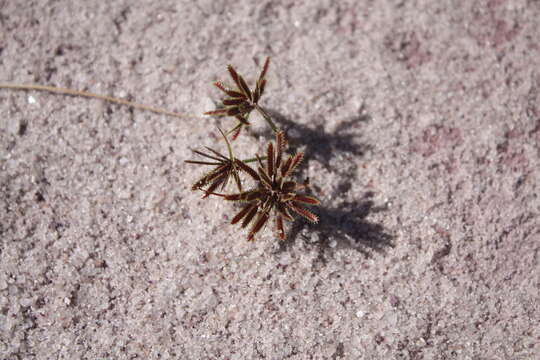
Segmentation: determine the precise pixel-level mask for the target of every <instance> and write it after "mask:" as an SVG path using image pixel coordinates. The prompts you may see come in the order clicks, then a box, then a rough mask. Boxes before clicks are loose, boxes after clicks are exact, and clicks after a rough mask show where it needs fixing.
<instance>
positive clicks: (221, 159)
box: [186, 58, 319, 241]
mask: <svg viewBox="0 0 540 360" xmlns="http://www.w3.org/2000/svg"><path fill="white" fill-rule="evenodd" d="M269 64H270V59H269V58H267V59H266V61H265V63H264V65H263V69H262V71H261V74H260V76H259V79H258V80H257V82H256V85H255V89H254V90H253V91H252V90H251V89H250V88H249V87H248V86H247V83H246V81H245V80H244V78H243V77H242V76H241V75H239V74H238V73H237V72H236V70H235V69H234V68H233V67H232V66H231V65H229V66H228V70H229V74H230V75H231V78H232V79H233V81H234V83H235V84H236V87H237V88H236V89H231V88H229V87H227V86H225V85H224V84H223V83H221V82H216V83H214V85H215V86H216V87H217V88H218V89H220V90H221V91H223V92H224V93H225V95H226V98H225V99H223V107H221V108H219V109H217V110H213V111H209V112H206V113H205V114H206V115H216V116H231V117H234V118H236V119H237V125H236V126H235V127H234V128H233V129H232V130H230V131H228V132H227V133H224V132H223V131H222V130H221V129H219V128H218V129H219V131H220V132H221V135H222V137H223V139H224V141H225V144H226V146H227V149H228V157H227V156H225V155H223V154H221V153H220V152H218V151H216V150H214V149H211V148H208V147H207V148H206V150H207V151H208V152H202V151H199V150H194V152H195V153H196V154H198V155H200V156H202V157H203V158H205V159H204V160H186V162H187V163H190V164H198V165H207V166H212V167H213V169H212V170H211V171H209V172H207V173H206V174H205V175H204V176H202V177H201V178H200V179H199V180H198V181H196V182H195V184H193V187H192V189H193V190H198V191H202V192H203V193H204V195H203V198H207V197H209V196H214V197H218V198H222V199H225V200H227V201H234V202H241V203H243V206H242V208H241V210H240V211H239V212H238V213H237V214H236V215H235V216H234V217H233V219H232V221H231V223H232V224H237V223H240V225H241V227H242V228H246V227H248V226H250V230H249V233H248V237H247V239H248V240H249V241H252V240H254V239H255V235H256V234H257V233H258V232H259V231H260V230H261V229H262V228H263V227H264V225H265V224H267V223H268V221H269V219H270V217H271V216H272V215H273V216H274V218H275V223H276V229H277V234H278V237H279V239H281V240H284V239H285V230H284V220H287V221H293V220H294V217H293V214H295V215H299V216H301V217H303V218H305V219H307V220H308V221H310V222H312V223H316V222H318V220H319V219H318V217H317V216H316V215H315V214H314V213H312V212H311V211H310V210H308V209H307V208H306V207H305V206H306V205H308V206H309V205H318V204H319V200H318V199H316V198H315V197H313V196H308V195H305V194H299V191H302V190H306V189H308V188H309V183H308V181H307V180H306V181H305V182H303V183H302V184H299V183H297V182H296V181H295V180H294V178H293V173H294V172H295V170H296V169H297V167H298V165H299V164H300V163H301V162H302V159H303V158H304V153H303V152H297V153H296V154H294V155H289V156H288V157H287V159H286V160H285V158H286V155H285V150H286V149H287V146H288V142H287V140H286V138H285V134H284V133H283V131H281V130H279V129H278V128H277V127H276V125H275V124H274V122H273V121H272V119H271V118H270V116H269V115H268V113H267V112H266V111H265V110H264V109H263V108H262V107H261V106H260V105H259V100H260V98H261V96H262V94H263V93H264V89H265V86H266V78H265V76H266V73H267V71H268V67H269ZM253 110H256V111H257V112H258V113H259V114H261V115H262V117H263V118H264V119H265V120H266V122H267V123H268V125H269V126H270V127H271V129H272V130H273V131H274V132H275V135H276V139H275V144H274V143H272V142H270V143H269V144H268V146H267V149H266V156H263V157H261V156H259V155H255V157H253V158H251V159H246V160H240V159H238V158H236V157H235V156H234V154H233V151H232V147H231V143H230V142H229V140H228V137H227V136H228V135H229V134H232V135H231V139H232V140H234V139H236V137H237V136H238V135H239V134H240V131H241V129H242V127H244V126H247V125H249V121H248V117H249V114H250V113H251V112H252V111H253ZM250 163H256V165H255V166H254V167H255V168H254V167H252V165H250ZM231 178H232V179H233V180H234V183H235V184H236V188H237V190H238V192H235V193H223V191H225V190H226V188H227V184H228V183H229V182H230V179H231ZM245 178H249V179H251V180H252V182H253V183H254V185H253V186H252V187H251V188H249V189H248V190H243V186H242V183H243V180H245ZM218 189H219V191H220V192H217V191H218Z"/></svg>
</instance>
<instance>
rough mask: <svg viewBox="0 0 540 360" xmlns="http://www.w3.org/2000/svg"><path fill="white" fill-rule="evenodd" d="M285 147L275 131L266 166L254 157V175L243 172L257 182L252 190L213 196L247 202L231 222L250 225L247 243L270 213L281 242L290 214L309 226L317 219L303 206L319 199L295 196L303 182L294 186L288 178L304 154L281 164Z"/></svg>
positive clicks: (279, 134)
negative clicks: (273, 216) (274, 138)
mask: <svg viewBox="0 0 540 360" xmlns="http://www.w3.org/2000/svg"><path fill="white" fill-rule="evenodd" d="M286 145H287V142H286V140H285V136H284V134H283V132H282V131H279V132H277V133H276V145H275V146H274V144H272V143H271V142H270V143H269V144H268V148H267V156H266V159H265V160H266V161H265V162H266V164H263V160H262V159H261V158H258V163H259V166H258V169H257V172H255V171H248V172H246V173H247V174H249V175H250V176H251V177H252V178H253V179H254V180H255V181H256V182H257V186H256V187H255V188H253V189H251V190H248V191H241V192H239V193H236V194H229V195H227V194H216V195H219V196H222V197H224V198H225V199H226V200H229V201H240V202H246V203H247V204H246V205H245V206H244V207H243V208H242V210H240V212H238V213H237V214H236V215H235V216H234V218H233V219H232V221H231V223H232V224H236V223H238V222H240V221H242V223H241V226H242V228H245V227H246V226H248V225H249V224H252V225H251V229H250V231H249V234H248V240H254V237H255V234H257V233H258V232H259V231H260V230H261V229H262V227H263V226H264V225H265V224H266V223H267V221H268V219H269V218H270V216H271V213H274V214H275V219H276V228H277V232H278V236H279V238H280V239H281V240H284V239H285V231H284V226H283V220H288V221H293V220H294V218H293V216H292V213H295V214H297V215H300V216H302V217H303V218H305V219H307V220H309V221H311V222H313V223H316V222H318V220H319V219H318V217H317V216H316V215H315V214H313V213H312V212H311V211H310V210H308V209H306V208H305V207H304V206H305V205H318V204H319V200H317V199H316V198H314V197H312V196H307V195H300V194H298V193H297V192H298V191H299V190H302V189H304V188H306V187H307V186H308V185H307V183H304V184H298V183H297V182H295V181H294V180H292V179H290V178H291V176H292V174H293V172H294V171H295V169H296V168H297V167H298V165H299V164H300V162H301V161H302V159H303V158H304V153H303V152H299V153H296V154H295V155H291V156H289V158H288V159H287V160H286V161H282V157H283V151H284V149H285V147H286Z"/></svg>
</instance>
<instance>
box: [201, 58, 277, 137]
mask: <svg viewBox="0 0 540 360" xmlns="http://www.w3.org/2000/svg"><path fill="white" fill-rule="evenodd" d="M269 65H270V58H269V57H267V58H266V61H265V62H264V65H263V68H262V71H261V74H260V75H259V79H258V80H257V82H256V84H255V90H253V91H251V89H250V88H249V87H248V86H247V83H246V81H245V80H244V78H243V77H242V76H241V75H240V74H238V72H236V70H235V69H234V67H233V66H232V65H228V66H227V70H228V71H229V74H230V75H231V78H232V79H233V81H234V83H235V84H236V89H231V88H230V87H228V86H226V85H225V84H224V83H222V82H220V81H216V82H215V83H214V85H215V86H216V87H217V88H218V89H219V90H221V91H223V92H224V93H225V95H226V97H225V99H223V101H222V103H223V107H222V108H220V109H217V110H212V111H207V112H205V113H204V114H205V115H215V116H233V117H235V118H236V119H237V120H238V123H237V125H236V126H235V127H234V128H233V129H232V130H230V131H229V132H230V133H233V137H232V139H233V140H234V139H236V137H237V136H238V135H239V134H240V131H241V130H242V127H244V126H248V125H250V123H249V121H248V118H249V114H250V113H251V112H252V111H253V110H257V111H258V112H259V113H260V114H261V115H262V117H263V118H264V119H265V120H266V122H267V123H268V125H269V126H270V128H272V130H273V131H274V132H275V131H277V127H276V125H275V124H274V122H273V121H272V119H271V118H270V116H269V115H268V113H267V112H266V111H265V110H264V109H263V108H262V107H260V106H259V100H260V98H261V96H262V95H263V93H264V89H265V87H266V78H265V77H266V73H267V72H268V66H269Z"/></svg>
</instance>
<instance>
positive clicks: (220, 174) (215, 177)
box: [185, 128, 256, 198]
mask: <svg viewBox="0 0 540 360" xmlns="http://www.w3.org/2000/svg"><path fill="white" fill-rule="evenodd" d="M218 130H219V132H220V133H221V135H222V136H223V139H224V140H225V143H226V144H227V150H228V151H229V157H226V156H224V155H222V154H221V153H219V152H217V151H216V150H214V149H212V148H209V147H206V149H207V150H208V151H209V152H210V153H204V152H202V151H199V150H193V152H194V153H196V154H198V155H200V156H202V157H205V158H207V159H209V160H212V161H200V160H185V162H186V163H189V164H197V165H210V166H215V168H214V169H213V170H211V171H209V172H208V173H206V174H205V175H204V176H203V177H201V178H200V179H199V180H197V181H196V182H195V184H193V186H192V188H191V189H192V190H203V191H204V193H205V194H204V195H203V198H206V197H208V195H210V194H211V193H213V192H214V191H215V190H216V189H217V188H218V187H220V186H221V190H223V189H225V187H226V186H227V184H228V183H229V181H230V178H231V177H232V178H233V179H234V181H235V183H236V186H237V188H238V191H242V181H241V179H240V176H239V172H240V171H244V172H247V173H255V171H254V170H253V169H252V168H250V167H249V166H248V165H246V164H245V163H246V162H251V161H255V159H249V160H244V161H242V160H239V159H237V158H235V157H234V154H233V152H232V148H231V144H230V143H229V140H228V139H227V136H226V135H225V134H224V133H223V131H222V130H221V129H220V128H218ZM255 174H256V173H255ZM251 175H253V174H251ZM207 186H208V187H207ZM205 187H207V188H206V189H204V188H205Z"/></svg>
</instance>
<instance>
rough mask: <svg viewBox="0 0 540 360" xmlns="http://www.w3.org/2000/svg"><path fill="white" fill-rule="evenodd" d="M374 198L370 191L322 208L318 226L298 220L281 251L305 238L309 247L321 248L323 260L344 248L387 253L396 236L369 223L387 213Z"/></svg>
mask: <svg viewBox="0 0 540 360" xmlns="http://www.w3.org/2000/svg"><path fill="white" fill-rule="evenodd" d="M372 197H373V193H371V192H367V193H365V194H364V195H363V197H362V198H361V199H359V200H354V201H345V202H343V203H341V204H340V205H339V206H335V207H324V206H322V207H320V208H318V209H317V213H318V214H319V215H320V218H321V221H320V222H319V223H318V224H310V223H308V222H307V221H300V220H299V221H295V222H294V223H293V225H292V227H291V229H290V230H289V233H288V236H287V238H286V239H285V240H284V241H282V242H281V243H280V247H279V249H278V252H281V251H285V250H287V249H288V248H290V247H291V246H292V245H293V244H294V242H295V240H296V239H297V238H301V239H303V241H304V243H305V244H306V245H308V246H317V247H318V248H319V257H320V258H321V259H324V258H325V255H326V254H327V253H328V252H329V251H334V250H336V249H340V248H349V249H354V250H356V251H358V252H360V253H362V254H363V255H365V256H370V255H371V254H372V253H373V252H378V253H384V251H385V249H386V248H387V247H392V246H393V244H392V240H393V238H394V237H393V235H391V234H390V233H389V232H388V231H387V230H386V229H385V228H384V227H383V226H382V225H380V224H377V223H373V222H371V221H369V220H367V217H368V216H369V215H370V214H372V213H378V212H382V211H386V210H387V207H386V206H375V203H374V202H373V200H372V199H371V198H372Z"/></svg>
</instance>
